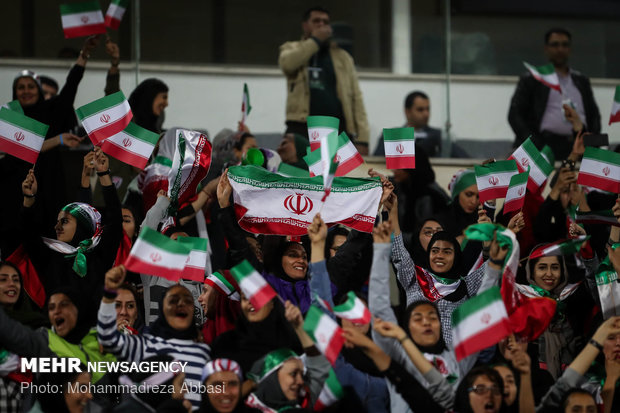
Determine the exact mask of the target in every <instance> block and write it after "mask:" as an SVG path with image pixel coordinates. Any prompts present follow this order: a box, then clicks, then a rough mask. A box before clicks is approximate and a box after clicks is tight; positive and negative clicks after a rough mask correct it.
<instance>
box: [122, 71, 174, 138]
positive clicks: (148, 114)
mask: <svg viewBox="0 0 620 413" xmlns="http://www.w3.org/2000/svg"><path fill="white" fill-rule="evenodd" d="M129 105H130V106H131V111H132V113H133V119H132V121H133V122H134V123H135V124H137V125H138V126H142V127H143V128H144V129H148V130H150V131H151V132H155V133H161V131H162V125H163V124H164V116H165V115H164V109H166V107H167V106H168V86H167V85H166V84H165V83H164V82H162V81H161V80H159V79H155V78H150V79H146V80H143V81H142V82H141V83H140V84H139V85H138V86H136V88H135V89H134V90H133V92H131V95H129Z"/></svg>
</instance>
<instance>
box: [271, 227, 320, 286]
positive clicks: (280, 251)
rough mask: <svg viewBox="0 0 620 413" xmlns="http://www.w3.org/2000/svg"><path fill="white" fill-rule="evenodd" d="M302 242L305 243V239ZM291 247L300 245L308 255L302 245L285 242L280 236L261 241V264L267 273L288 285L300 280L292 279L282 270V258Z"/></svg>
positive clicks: (305, 247) (306, 249) (304, 246)
mask: <svg viewBox="0 0 620 413" xmlns="http://www.w3.org/2000/svg"><path fill="white" fill-rule="evenodd" d="M304 241H307V239H304ZM292 245H301V247H302V248H303V249H304V251H306V255H308V256H309V255H310V254H308V248H307V246H306V245H304V244H303V243H299V242H294V241H287V240H286V238H285V237H282V236H266V237H265V239H264V240H263V262H264V264H265V270H266V271H267V272H269V273H271V274H273V275H275V276H277V277H278V278H281V279H283V280H285V281H288V282H290V283H295V282H297V281H300V280H294V279H292V278H291V277H289V276H288V275H287V274H286V273H285V272H284V268H282V257H283V256H284V254H285V253H286V251H287V250H288V249H289V248H290V247H291V246H292ZM307 275H308V273H307V272H306V277H307ZM306 277H304V279H306Z"/></svg>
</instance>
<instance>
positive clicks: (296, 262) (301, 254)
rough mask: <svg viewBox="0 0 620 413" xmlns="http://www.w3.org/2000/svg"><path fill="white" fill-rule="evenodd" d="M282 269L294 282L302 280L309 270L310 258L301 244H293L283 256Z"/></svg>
mask: <svg viewBox="0 0 620 413" xmlns="http://www.w3.org/2000/svg"><path fill="white" fill-rule="evenodd" d="M282 269H284V273H285V274H286V275H288V276H289V277H291V278H292V279H294V280H302V279H303V278H304V277H305V276H306V271H307V270H308V256H307V255H306V250H304V247H302V246H301V244H291V245H290V246H289V247H288V248H287V249H286V251H284V255H282Z"/></svg>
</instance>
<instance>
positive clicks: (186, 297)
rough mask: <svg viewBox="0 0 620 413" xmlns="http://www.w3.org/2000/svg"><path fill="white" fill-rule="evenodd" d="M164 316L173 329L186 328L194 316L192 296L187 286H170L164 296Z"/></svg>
mask: <svg viewBox="0 0 620 413" xmlns="http://www.w3.org/2000/svg"><path fill="white" fill-rule="evenodd" d="M164 317H166V321H167V322H168V324H169V325H170V327H172V328H174V329H175V330H179V331H182V330H187V329H188V328H189V327H190V326H191V325H192V319H193V317H194V297H193V296H192V294H191V293H190V292H189V291H188V289H187V288H185V287H181V286H180V285H177V286H174V287H171V288H170V289H169V290H168V292H167V293H166V296H165V297H164Z"/></svg>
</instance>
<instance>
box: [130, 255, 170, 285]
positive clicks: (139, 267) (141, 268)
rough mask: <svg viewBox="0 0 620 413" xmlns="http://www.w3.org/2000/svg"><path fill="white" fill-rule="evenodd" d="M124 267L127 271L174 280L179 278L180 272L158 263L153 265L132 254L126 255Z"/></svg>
mask: <svg viewBox="0 0 620 413" xmlns="http://www.w3.org/2000/svg"><path fill="white" fill-rule="evenodd" d="M125 268H127V269H128V270H129V271H133V272H137V273H141V274H147V275H154V276H157V277H163V278H165V279H167V280H170V281H174V282H177V281H179V279H180V278H181V272H177V271H176V270H170V269H167V268H163V267H160V266H158V265H153V264H151V263H150V262H146V261H143V260H141V259H140V258H138V257H136V256H134V255H130V256H129V257H127V261H125Z"/></svg>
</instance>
